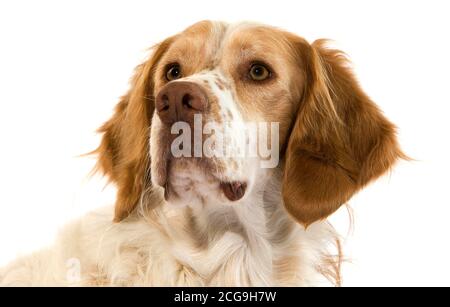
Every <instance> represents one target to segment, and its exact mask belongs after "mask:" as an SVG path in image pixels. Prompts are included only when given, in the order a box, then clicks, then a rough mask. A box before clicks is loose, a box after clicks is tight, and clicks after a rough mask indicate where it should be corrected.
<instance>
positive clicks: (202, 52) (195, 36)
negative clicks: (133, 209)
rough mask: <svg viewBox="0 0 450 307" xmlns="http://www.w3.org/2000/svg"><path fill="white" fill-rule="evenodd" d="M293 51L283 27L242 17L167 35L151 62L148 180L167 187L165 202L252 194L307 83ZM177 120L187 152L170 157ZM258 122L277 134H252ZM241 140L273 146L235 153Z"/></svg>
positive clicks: (233, 199)
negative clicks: (237, 22) (237, 21)
mask: <svg viewBox="0 0 450 307" xmlns="http://www.w3.org/2000/svg"><path fill="white" fill-rule="evenodd" d="M293 51H294V50H293V46H292V45H291V44H290V43H289V40H288V37H286V35H285V34H284V33H282V32H281V31H277V30H274V29H272V28H268V27H261V26H254V25H246V24H242V25H239V26H235V27H229V26H226V25H225V24H222V23H210V22H202V23H199V24H195V25H193V26H191V27H190V28H188V29H187V30H186V31H184V32H183V33H181V34H179V35H177V36H176V37H174V38H173V39H172V42H171V44H170V46H169V47H168V48H167V50H166V51H165V54H164V55H163V56H162V57H161V59H160V60H159V62H158V64H157V65H156V68H155V75H154V88H153V93H152V94H153V96H154V97H155V112H154V114H153V118H152V121H151V122H152V124H151V137H150V156H151V177H152V182H153V184H154V185H158V186H161V187H163V188H164V189H165V195H166V200H167V201H168V202H169V203H171V204H176V203H182V204H189V203H190V204H192V203H199V202H202V203H204V202H206V203H208V202H215V203H216V204H217V203H225V204H227V203H233V204H234V202H236V201H238V200H241V199H245V197H246V196H247V195H248V194H250V193H251V191H252V189H253V186H254V185H255V180H256V179H257V177H258V175H259V174H260V173H261V172H258V170H259V168H261V167H264V164H261V163H260V162H261V161H260V159H264V158H266V159H270V158H272V160H273V162H274V163H273V164H272V165H271V167H277V166H278V165H277V162H278V161H277V160H278V159H276V158H275V157H274V156H278V155H279V150H278V148H279V147H280V146H282V145H283V144H285V138H286V135H287V133H288V129H289V128H290V127H291V126H292V122H293V119H294V118H295V116H294V114H295V112H296V110H297V108H298V104H299V101H300V95H301V92H302V90H301V85H302V84H303V83H304V82H303V79H304V76H303V73H302V71H301V69H300V67H299V63H298V59H297V58H296V57H295V56H293ZM299 87H300V88H299ZM195 115H197V117H196V118H197V122H195ZM180 121H181V122H183V123H186V130H190V131H191V132H190V133H189V134H190V137H189V136H188V141H187V142H186V143H187V144H184V147H183V150H184V151H185V155H183V156H179V157H176V153H175V157H174V149H175V150H176V149H178V147H175V148H174V147H172V146H171V145H172V144H174V141H175V142H177V141H176V139H177V135H176V134H173V132H178V131H179V130H178V129H175V130H172V128H173V127H174V125H176V124H177V123H178V122H180ZM271 124H276V125H277V126H274V125H271ZM251 125H253V127H254V128H255V130H250V127H251ZM262 125H264V127H262ZM194 126H196V128H197V131H200V130H199V129H198V128H200V129H201V131H200V135H201V140H194V137H197V136H200V135H199V134H196V132H195V127H194ZM208 127H210V129H208ZM180 128H183V125H180ZM258 128H259V129H258ZM271 128H273V130H274V131H271ZM263 129H266V130H264V131H265V132H271V133H270V136H272V135H273V136H274V138H273V139H272V138H270V137H268V136H269V135H267V136H264V137H261V138H259V139H257V138H256V137H254V136H258V134H257V133H258V132H260V133H262V132H263V131H262V130H263ZM206 130H208V131H211V132H212V133H209V134H207V133H205V131H206ZM275 130H277V131H275ZM246 132H247V133H246ZM251 132H256V133H254V134H256V135H251ZM199 139H200V137H199ZM219 139H220V140H219ZM250 139H252V140H253V142H250ZM206 142H209V143H210V144H212V148H211V150H210V152H209V154H208V152H207V151H208V148H207V146H206V145H207V144H205V143H206ZM275 142H276V144H274V143H275ZM242 143H244V144H248V147H250V146H254V147H256V148H255V149H257V148H258V145H260V146H262V145H264V146H265V148H267V149H274V151H276V152H273V155H272V157H267V156H262V155H261V151H258V150H255V155H253V156H251V155H250V154H249V152H248V151H247V152H244V150H245V148H242V149H243V150H242V152H238V149H240V148H238V146H239V145H240V144H242ZM270 143H272V144H270ZM176 144H178V143H176ZM196 145H199V146H200V148H195V147H196ZM204 145H205V146H204ZM186 147H190V149H188V148H186ZM271 147H273V148H271ZM195 150H197V154H196V152H195ZM227 150H228V151H227ZM266 162H268V161H266Z"/></svg>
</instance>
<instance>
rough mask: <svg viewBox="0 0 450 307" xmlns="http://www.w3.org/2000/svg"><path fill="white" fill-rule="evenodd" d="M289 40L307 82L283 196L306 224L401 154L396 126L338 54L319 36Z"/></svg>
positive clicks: (326, 212)
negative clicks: (385, 115) (318, 38)
mask: <svg viewBox="0 0 450 307" xmlns="http://www.w3.org/2000/svg"><path fill="white" fill-rule="evenodd" d="M294 44H295V48H296V50H297V51H298V57H299V58H300V60H301V65H302V67H303V69H304V71H305V80H306V84H305V87H304V93H303V98H302V101H301V103H300V106H299V110H298V115H297V118H296V120H295V123H294V126H293V128H292V131H291V135H290V138H289V141H288V146H287V149H286V159H285V172H284V178H283V199H284V204H285V207H286V209H287V211H288V212H289V213H290V214H291V215H292V216H293V217H294V218H295V219H296V220H297V221H299V222H300V223H302V224H303V225H305V226H308V225H310V224H311V223H313V222H315V221H317V220H321V219H324V218H326V217H327V216H328V215H330V214H332V213H333V212H334V211H336V210H337V209H338V208H339V207H340V206H341V205H342V204H344V203H345V202H347V201H348V200H349V199H350V197H351V196H352V195H353V194H354V193H355V192H357V191H358V190H359V189H361V188H362V187H363V186H365V185H366V184H367V183H369V182H370V181H372V180H374V179H375V178H377V177H379V176H381V175H382V174H383V173H385V172H386V171H387V170H388V169H389V168H390V167H391V166H392V165H393V163H394V162H395V161H396V160H397V159H398V158H405V155H404V154H403V153H402V152H401V150H400V149H399V146H398V144H397V140H396V128H395V126H394V125H393V124H392V123H390V122H389V121H388V120H387V119H386V118H385V117H384V116H383V114H382V113H381V111H380V110H379V109H378V107H377V106H376V105H375V104H374V103H373V102H372V101H371V100H370V98H369V97H368V96H367V95H366V94H365V93H364V92H363V91H362V90H361V88H360V87H359V85H358V83H357V81H356V79H355V77H354V76H353V74H352V73H351V71H350V70H349V68H348V62H347V60H346V58H345V56H344V55H343V53H342V52H340V51H338V50H330V49H326V48H325V46H324V45H325V41H323V40H319V41H316V42H314V43H313V44H312V45H309V44H308V43H306V42H305V41H303V40H300V39H298V41H296V42H294Z"/></svg>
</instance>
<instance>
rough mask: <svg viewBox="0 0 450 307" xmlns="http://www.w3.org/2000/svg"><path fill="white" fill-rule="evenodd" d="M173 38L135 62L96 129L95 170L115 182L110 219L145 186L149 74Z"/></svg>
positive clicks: (123, 212)
mask: <svg viewBox="0 0 450 307" xmlns="http://www.w3.org/2000/svg"><path fill="white" fill-rule="evenodd" d="M172 40H173V38H169V39H167V40H165V41H164V42H162V43H161V44H159V45H158V46H156V47H155V51H154V53H153V55H152V57H151V58H150V59H149V60H148V61H146V62H145V63H143V64H141V65H139V66H138V67H137V68H136V70H135V74H134V77H133V78H132V80H131V88H130V90H129V91H128V93H127V94H126V95H125V96H123V97H122V98H121V100H120V102H119V103H118V104H117V106H116V107H115V111H114V115H113V116H112V118H111V119H109V120H108V121H107V122H106V123H104V124H103V125H102V126H101V127H100V128H99V130H98V132H100V133H102V134H103V137H102V140H101V143H100V146H99V147H98V148H97V149H96V150H95V151H94V152H93V153H94V154H98V162H97V165H96V168H95V170H97V171H100V172H102V173H103V174H104V175H106V176H108V177H109V180H110V181H112V182H114V183H115V184H116V186H117V200H116V204H115V216H114V221H115V222H120V221H121V220H123V219H124V218H126V217H127V216H128V215H129V214H130V213H131V212H132V211H133V210H134V208H135V207H136V206H137V204H138V203H139V201H140V198H141V195H142V193H143V192H144V191H145V190H147V189H149V188H150V186H151V183H150V169H149V166H150V157H149V136H150V125H151V117H152V115H153V111H154V97H153V87H154V85H153V82H154V80H153V74H154V70H155V67H156V64H157V63H158V61H159V59H160V58H161V57H162V55H163V54H164V52H165V51H166V49H167V48H168V46H169V45H170V44H171V42H172Z"/></svg>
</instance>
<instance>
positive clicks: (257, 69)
mask: <svg viewBox="0 0 450 307" xmlns="http://www.w3.org/2000/svg"><path fill="white" fill-rule="evenodd" d="M249 76H250V78H251V79H252V80H254V81H264V80H266V79H267V78H269V77H270V71H269V69H267V67H266V66H264V65H262V64H253V65H252V67H250V71H249Z"/></svg>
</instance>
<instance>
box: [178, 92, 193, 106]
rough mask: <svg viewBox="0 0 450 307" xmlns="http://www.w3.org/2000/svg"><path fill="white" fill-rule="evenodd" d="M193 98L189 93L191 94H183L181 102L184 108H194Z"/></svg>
mask: <svg viewBox="0 0 450 307" xmlns="http://www.w3.org/2000/svg"><path fill="white" fill-rule="evenodd" d="M191 100H192V96H191V95H189V94H185V95H184V96H183V98H182V101H181V103H182V104H183V107H184V108H188V109H192V103H191Z"/></svg>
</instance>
